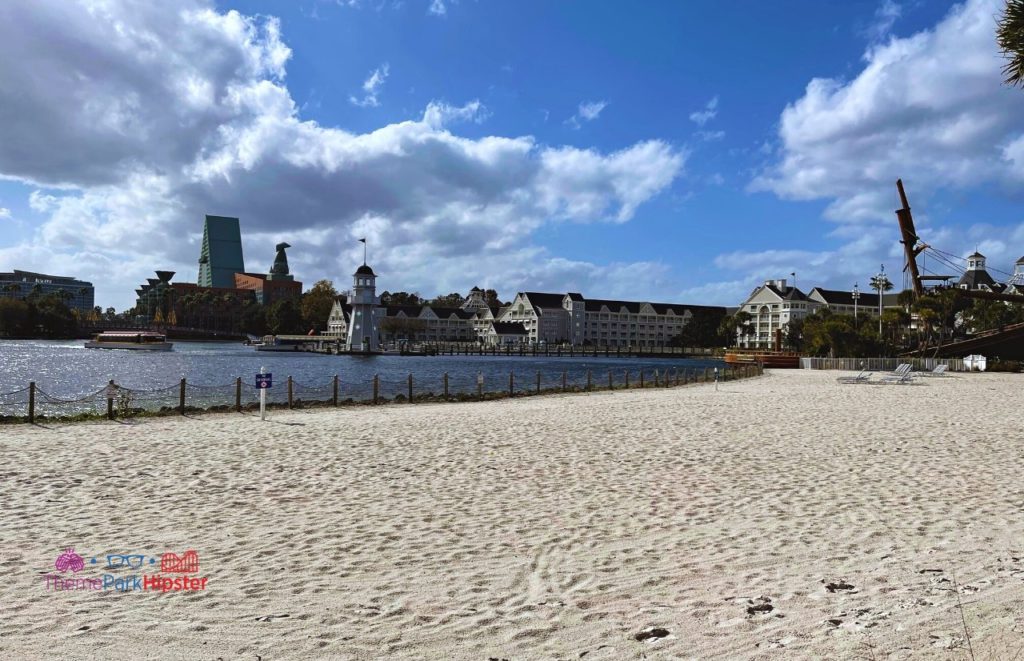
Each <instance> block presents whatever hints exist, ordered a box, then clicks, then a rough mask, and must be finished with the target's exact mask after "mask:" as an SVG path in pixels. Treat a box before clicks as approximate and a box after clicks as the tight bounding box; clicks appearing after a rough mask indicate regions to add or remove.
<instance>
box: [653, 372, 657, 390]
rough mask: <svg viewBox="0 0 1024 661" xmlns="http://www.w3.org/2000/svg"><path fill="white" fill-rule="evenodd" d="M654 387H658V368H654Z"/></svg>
mask: <svg viewBox="0 0 1024 661" xmlns="http://www.w3.org/2000/svg"><path fill="white" fill-rule="evenodd" d="M654 387H655V388H657V387H658V370H654Z"/></svg>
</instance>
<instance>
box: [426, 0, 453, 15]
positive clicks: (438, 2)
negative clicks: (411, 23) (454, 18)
mask: <svg viewBox="0 0 1024 661" xmlns="http://www.w3.org/2000/svg"><path fill="white" fill-rule="evenodd" d="M427 13H430V14H433V15H435V16H444V15H445V14H447V13H448V8H447V7H446V6H445V4H444V0H431V2H430V8H429V9H427Z"/></svg>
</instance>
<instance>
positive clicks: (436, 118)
mask: <svg viewBox="0 0 1024 661" xmlns="http://www.w3.org/2000/svg"><path fill="white" fill-rule="evenodd" d="M489 116H490V113H488V112H487V107H486V106H485V105H484V104H482V103H480V101H478V100H473V101H470V102H469V103H467V104H465V105H463V106H458V107H457V106H451V105H449V104H447V103H444V102H442V101H431V102H430V103H428V104H427V108H426V110H424V111H423V123H424V124H426V125H427V126H430V127H431V128H435V129H440V128H443V127H444V126H445V125H447V124H450V123H452V122H475V123H477V124H482V123H483V122H484V120H486V119H487V118H488V117H489Z"/></svg>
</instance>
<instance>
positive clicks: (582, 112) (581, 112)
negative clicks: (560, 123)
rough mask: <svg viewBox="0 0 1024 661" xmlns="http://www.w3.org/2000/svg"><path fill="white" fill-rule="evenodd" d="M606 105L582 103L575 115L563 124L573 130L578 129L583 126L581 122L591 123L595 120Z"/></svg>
mask: <svg viewBox="0 0 1024 661" xmlns="http://www.w3.org/2000/svg"><path fill="white" fill-rule="evenodd" d="M607 105H608V103H607V102H606V101H584V102H582V103H580V105H579V107H578V108H577V109H576V114H575V115H573V116H572V117H570V118H569V119H567V120H565V123H566V124H567V125H569V126H571V127H572V128H574V129H578V128H580V126H582V125H583V122H592V121H594V120H595V119H597V118H598V117H599V116H600V115H601V111H602V110H604V109H605V107H606V106H607Z"/></svg>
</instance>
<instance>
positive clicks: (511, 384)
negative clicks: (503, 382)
mask: <svg viewBox="0 0 1024 661" xmlns="http://www.w3.org/2000/svg"><path fill="white" fill-rule="evenodd" d="M515 379H516V377H515V372H511V371H510V372H509V373H508V396H509V397H511V396H512V395H514V394H516V381H515Z"/></svg>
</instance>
